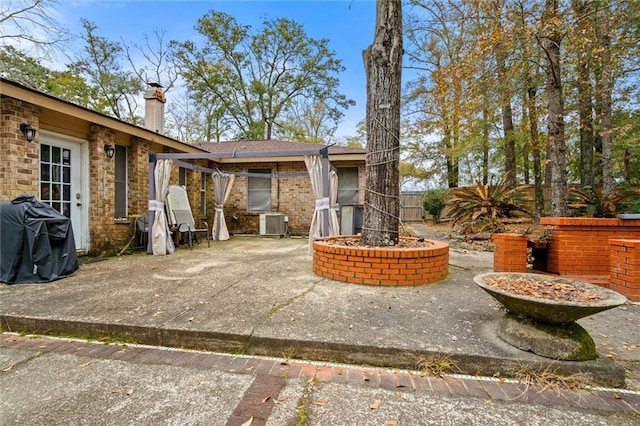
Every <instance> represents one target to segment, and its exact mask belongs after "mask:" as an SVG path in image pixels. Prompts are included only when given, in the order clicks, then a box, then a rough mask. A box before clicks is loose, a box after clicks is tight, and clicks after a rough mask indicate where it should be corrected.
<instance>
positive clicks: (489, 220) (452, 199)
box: [447, 173, 531, 233]
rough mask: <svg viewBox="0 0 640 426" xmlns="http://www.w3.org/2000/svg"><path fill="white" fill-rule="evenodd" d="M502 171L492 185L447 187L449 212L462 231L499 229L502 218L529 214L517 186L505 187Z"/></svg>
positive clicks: (504, 177)
mask: <svg viewBox="0 0 640 426" xmlns="http://www.w3.org/2000/svg"><path fill="white" fill-rule="evenodd" d="M507 176H508V175H507V174H506V173H505V174H504V175H503V176H502V178H501V179H500V181H499V182H498V183H497V184H496V185H483V184H482V183H480V182H476V187H475V188H459V189H455V190H453V191H451V194H450V195H449V198H448V200H447V204H448V205H449V207H450V209H451V210H450V211H449V216H451V217H452V218H453V219H454V222H453V223H454V225H455V224H462V227H463V228H462V231H463V232H465V233H469V232H477V231H489V232H500V231H501V230H502V229H503V228H504V227H503V224H502V221H501V220H502V219H505V218H511V217H515V216H517V215H518V214H520V215H521V216H522V215H525V216H531V213H530V212H529V211H528V210H527V209H526V208H525V207H524V204H523V200H522V198H521V197H520V188H513V189H509V187H508V186H507Z"/></svg>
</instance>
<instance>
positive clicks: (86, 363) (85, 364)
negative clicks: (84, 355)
mask: <svg viewBox="0 0 640 426" xmlns="http://www.w3.org/2000/svg"><path fill="white" fill-rule="evenodd" d="M88 365H91V361H89V362H85V363H84V364H80V365H79V367H86V366H88Z"/></svg>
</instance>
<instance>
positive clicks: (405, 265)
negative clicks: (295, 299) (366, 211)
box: [313, 236, 449, 286]
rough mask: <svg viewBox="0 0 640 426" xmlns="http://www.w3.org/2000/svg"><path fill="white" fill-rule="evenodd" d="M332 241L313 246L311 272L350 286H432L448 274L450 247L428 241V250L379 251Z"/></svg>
mask: <svg viewBox="0 0 640 426" xmlns="http://www.w3.org/2000/svg"><path fill="white" fill-rule="evenodd" d="M352 238H357V237H354V236H341V237H331V238H327V239H325V240H319V241H315V242H314V243H313V249H314V256H313V271H314V272H315V273H316V274H318V275H320V276H323V277H326V278H330V279H333V280H338V281H345V282H349V283H353V284H367V285H379V286H418V285H425V284H431V283H435V282H437V281H440V280H443V279H444V278H446V276H447V274H448V273H449V245H448V244H447V243H444V242H442V241H433V240H427V241H429V242H430V243H431V245H430V246H429V247H420V248H379V247H354V246H342V245H334V244H330V243H329V242H330V241H332V240H337V239H352Z"/></svg>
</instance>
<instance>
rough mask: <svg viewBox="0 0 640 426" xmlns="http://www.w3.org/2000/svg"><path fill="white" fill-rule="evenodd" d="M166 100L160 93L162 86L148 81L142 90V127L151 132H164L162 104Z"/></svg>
mask: <svg viewBox="0 0 640 426" xmlns="http://www.w3.org/2000/svg"><path fill="white" fill-rule="evenodd" d="M166 102H167V100H166V99H165V97H164V94H163V93H162V86H161V85H160V84H158V83H149V88H147V91H146V92H144V127H146V128H147V129H149V130H151V131H152V132H156V133H160V134H163V133H164V104H165V103H166Z"/></svg>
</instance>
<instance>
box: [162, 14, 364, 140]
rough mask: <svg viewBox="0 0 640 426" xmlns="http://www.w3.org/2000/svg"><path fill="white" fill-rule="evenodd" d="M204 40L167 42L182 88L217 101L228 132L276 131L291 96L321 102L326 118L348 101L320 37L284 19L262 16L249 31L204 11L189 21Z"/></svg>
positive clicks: (289, 110)
mask: <svg viewBox="0 0 640 426" xmlns="http://www.w3.org/2000/svg"><path fill="white" fill-rule="evenodd" d="M196 29H197V31H198V32H199V33H200V35H201V36H202V39H203V40H204V43H203V44H202V45H201V46H200V45H197V44H196V43H195V42H192V41H185V42H178V41H172V42H171V43H170V46H171V49H172V51H173V53H174V56H175V58H176V60H177V63H178V64H179V65H180V67H181V71H182V75H183V77H184V79H185V80H186V83H187V87H188V88H189V90H190V91H191V92H192V93H194V94H197V95H198V96H200V97H205V98H209V99H212V100H215V101H216V102H219V103H220V105H221V110H222V111H224V113H225V115H226V116H228V117H229V118H230V119H231V121H232V122H233V124H234V127H235V133H236V134H237V135H240V136H244V137H246V138H250V139H271V138H272V136H277V133H278V129H279V125H280V123H282V122H283V121H285V120H286V118H287V116H290V115H291V114H293V113H294V111H293V107H294V105H295V104H296V103H297V104H298V105H299V103H300V102H299V101H303V100H304V101H308V102H309V104H308V105H315V104H318V103H321V104H323V105H324V106H325V108H326V111H325V113H326V115H327V116H329V117H330V118H331V120H333V121H334V122H337V121H338V120H339V119H340V118H341V117H342V115H343V114H342V110H344V109H345V108H347V107H348V106H350V105H352V104H353V101H351V100H348V99H347V98H346V97H345V96H344V95H342V94H340V93H339V92H338V85H339V80H338V77H337V75H338V73H340V72H342V71H344V66H343V65H342V63H341V61H340V60H338V59H336V58H335V53H334V52H333V51H331V50H330V49H329V47H328V40H325V39H321V40H316V39H313V38H311V37H309V36H308V35H307V34H306V33H305V31H304V29H303V27H302V26H301V25H299V24H297V23H296V22H295V21H292V20H290V19H286V18H278V19H265V20H264V21H263V26H262V28H261V29H259V30H257V31H252V28H251V26H249V25H241V24H239V23H238V22H236V20H235V19H234V18H233V17H232V16H230V15H228V14H225V13H221V12H216V11H211V12H209V13H208V14H206V15H205V16H203V17H202V18H200V19H199V21H198V24H197V26H196Z"/></svg>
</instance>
